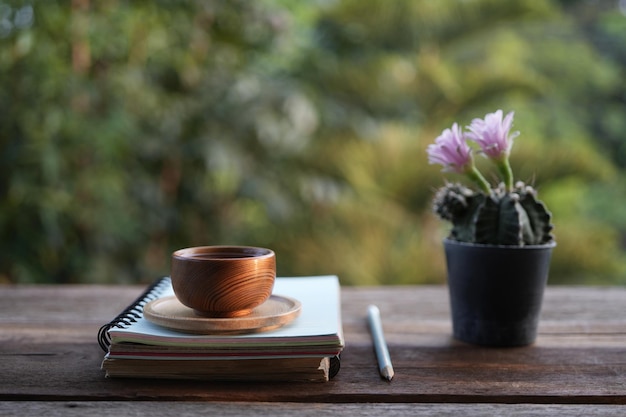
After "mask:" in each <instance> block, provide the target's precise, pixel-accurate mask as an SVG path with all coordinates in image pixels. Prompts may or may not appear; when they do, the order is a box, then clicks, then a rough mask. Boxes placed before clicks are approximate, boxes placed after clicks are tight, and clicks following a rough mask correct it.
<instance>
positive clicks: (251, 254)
mask: <svg viewBox="0 0 626 417" xmlns="http://www.w3.org/2000/svg"><path fill="white" fill-rule="evenodd" d="M171 278H172V286H173V288H174V293H175V294H176V297H177V298H178V299H179V301H180V302H181V303H182V304H184V305H186V306H187V307H190V308H192V309H194V310H195V311H196V312H197V313H198V314H201V315H205V316H209V317H237V316H241V315H245V314H248V313H249V312H250V310H252V309H253V308H255V307H257V306H258V305H260V304H262V303H263V302H265V301H266V300H267V299H268V298H269V296H270V295H271V294H272V290H273V288H274V281H275V279H276V256H275V254H274V252H273V251H272V250H270V249H265V248H255V247H250V246H199V247H193V248H187V249H181V250H178V251H176V252H174V253H173V254H172V270H171Z"/></svg>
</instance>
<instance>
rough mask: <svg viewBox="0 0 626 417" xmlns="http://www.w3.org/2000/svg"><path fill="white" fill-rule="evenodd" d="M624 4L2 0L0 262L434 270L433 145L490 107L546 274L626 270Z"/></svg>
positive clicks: (357, 273)
mask: <svg viewBox="0 0 626 417" xmlns="http://www.w3.org/2000/svg"><path fill="white" fill-rule="evenodd" d="M622 3H623V2H622ZM619 4H620V3H619V2H617V1H613V0H597V1H593V2H590V1H586V0H579V1H565V0H563V1H556V0H541V1H534V0H525V1H516V2H501V1H496V0H474V1H466V2H459V1H457V0H438V1H428V0H417V1H413V0H397V1H392V2H389V1H384V0H367V1H363V0H330V1H329V0H317V1H309V2H292V1H287V0H259V1H245V0H229V1H226V0H213V1H205V2H195V1H167V0H160V1H154V2H129V1H123V0H99V1H89V0H74V1H72V2H69V1H63V0H59V1H33V0H30V1H29V0H20V1H17V0H16V1H6V0H4V1H0V242H1V243H0V245H1V247H0V282H20V283H28V282H40V283H44V282H48V283H65V282H87V283H95V282H99V283H138V282H148V281H151V280H152V279H154V278H155V277H156V276H160V275H166V274H168V270H169V256H170V253H171V252H172V251H173V250H175V249H178V248H181V247H187V246H196V245H213V244H242V245H258V246H266V247H270V248H273V249H274V250H275V251H276V252H277V257H278V258H277V259H278V273H279V275H282V276H287V275H313V274H326V273H329V274H338V275H339V276H340V278H341V280H342V282H343V283H344V284H415V283H439V282H443V281H444V280H445V268H444V262H443V250H442V246H441V239H442V238H443V237H444V236H445V235H446V234H447V230H446V229H445V227H446V225H444V224H442V223H441V222H440V221H439V220H438V219H436V218H435V216H434V215H433V214H432V213H431V208H430V205H431V199H432V196H433V192H434V189H435V188H436V187H438V186H440V185H441V184H443V182H444V181H445V178H444V176H443V175H442V174H441V173H440V172H439V168H437V167H435V166H429V165H428V164H427V158H426V153H425V148H426V146H427V145H428V144H429V143H431V142H432V141H433V140H434V138H435V137H436V136H437V135H438V134H439V133H440V132H441V130H442V129H443V128H446V127H448V126H449V125H451V124H452V123H453V122H454V121H458V122H459V123H461V124H467V123H469V121H470V120H471V119H472V118H474V117H482V116H483V115H484V114H485V113H487V112H492V111H495V110H496V109H499V108H501V109H503V110H504V111H505V112H506V111H510V110H514V111H515V112H516V118H515V126H514V128H515V129H516V130H520V131H521V136H520V137H519V138H518V139H516V143H515V146H514V150H513V156H512V165H513V169H514V172H515V173H516V176H517V178H518V179H522V180H525V181H531V182H534V183H535V185H536V186H537V187H538V188H539V192H540V197H541V198H542V199H543V200H544V201H545V202H546V203H547V204H548V207H549V208H551V210H552V211H553V214H554V222H555V225H556V229H555V234H556V238H557V242H558V246H557V248H556V249H555V252H554V256H553V263H552V270H551V276H550V282H551V283H587V284H590V283H591V284H625V283H626V217H625V214H624V213H625V212H624V210H623V209H622V207H623V206H624V204H625V203H626V136H625V135H624V132H626V82H625V80H626V74H625V72H626V71H625V70H626V16H625V15H624V13H625V12H624V11H623V10H622V11H620V9H619ZM484 168H485V169H487V168H488V167H487V166H485V167H484ZM448 178H449V177H448ZM449 179H457V178H449Z"/></svg>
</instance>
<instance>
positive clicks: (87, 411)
mask: <svg viewBox="0 0 626 417" xmlns="http://www.w3.org/2000/svg"><path fill="white" fill-rule="evenodd" d="M156 407H158V411H157V408H156ZM625 412H626V407H625V406H619V405H617V406H616V405H555V404H547V405H534V404H519V405H518V404H367V406H365V407H364V406H362V405H360V404H321V403H320V404H305V403H254V404H250V403H241V402H213V403H205V402H159V403H158V404H155V403H154V402H141V401H137V402H135V401H133V402H129V401H123V402H110V401H95V402H92V401H85V402H65V401H56V402H45V401H37V402H17V401H16V402H0V415H2V416H5V417H23V416H29V415H32V416H36V415H45V416H47V417H83V416H88V415H89V416H90V415H94V416H95V415H97V416H100V417H118V416H123V415H132V416H136V417H143V416H145V417H153V416H155V415H159V416H175V417H197V416H200V415H206V416H221V417H229V416H241V417H254V416H273V417H293V416H298V417H318V416H320V415H333V416H336V417H344V416H358V417H368V416H372V417H381V416H386V415H389V416H394V417H426V416H438V417H458V416H467V415H471V416H476V415H480V416H498V417H500V416H508V417H522V416H524V417H525V416H529V415H532V416H551V417H570V416H588V417H594V416H604V417H618V416H619V417H621V416H623V415H624V414H625Z"/></svg>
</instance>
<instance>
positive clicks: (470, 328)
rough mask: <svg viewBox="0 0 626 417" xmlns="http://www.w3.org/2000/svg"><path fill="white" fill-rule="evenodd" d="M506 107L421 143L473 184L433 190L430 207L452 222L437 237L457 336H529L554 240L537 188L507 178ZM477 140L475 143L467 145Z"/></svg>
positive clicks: (500, 339) (517, 340) (503, 341)
mask: <svg viewBox="0 0 626 417" xmlns="http://www.w3.org/2000/svg"><path fill="white" fill-rule="evenodd" d="M512 123H513V112H511V113H509V114H507V115H506V116H505V117H504V118H503V112H502V110H498V111H496V112H495V113H490V114H487V115H486V116H485V118H484V119H474V120H473V121H472V122H471V124H470V125H469V126H468V127H467V130H465V131H464V130H463V129H461V128H460V127H459V126H458V125H457V124H456V123H455V124H454V125H453V126H452V128H451V129H446V130H444V131H443V132H442V134H441V135H440V136H439V137H437V139H436V140H435V143H434V144H432V145H430V146H429V147H428V149H427V152H428V157H429V162H430V163H436V164H441V165H443V167H444V168H443V170H444V171H451V172H456V173H459V174H463V175H465V176H466V177H467V178H469V179H470V180H471V182H472V183H473V184H474V185H475V188H470V187H467V186H465V185H463V184H460V183H448V184H446V185H445V186H443V187H442V188H441V189H440V190H438V191H437V193H436V195H435V198H434V207H433V208H434V212H435V213H436V214H437V215H438V216H439V217H440V218H441V219H443V220H446V221H448V222H450V223H451V225H452V228H451V230H450V234H449V236H448V237H447V238H446V239H445V240H444V247H445V254H446V264H447V269H448V287H449V291H450V306H451V311H452V328H453V335H454V337H455V338H456V339H458V340H461V341H464V342H469V343H474V344H479V345H488V346H521V345H528V344H530V343H533V342H534V341H535V338H536V335H537V326H538V322H539V314H540V311H541V305H542V300H543V291H544V288H545V285H546V283H547V277H548V270H549V265H550V257H551V253H552V249H553V248H554V246H555V245H556V244H555V241H554V236H553V234H552V229H553V225H552V222H551V214H550V212H549V211H548V209H547V208H546V207H545V205H544V204H543V202H541V201H540V200H538V199H537V192H536V190H535V189H534V188H533V187H532V186H530V185H527V184H524V183H523V182H517V183H514V179H513V174H512V170H511V166H510V163H509V155H510V151H511V147H512V145H513V139H514V138H515V137H516V136H517V135H518V132H513V133H511V132H510V129H511V126H512ZM473 145H476V146H473ZM475 151H477V152H478V153H481V154H482V155H483V156H485V157H487V158H489V159H490V160H491V161H492V162H494V163H495V165H496V167H497V170H498V172H499V173H500V177H501V182H499V183H498V184H495V185H493V186H492V185H491V184H490V183H489V182H488V181H487V180H486V179H485V178H484V176H483V175H482V174H481V173H480V171H479V170H478V169H477V168H476V166H475V164H474V159H473V154H474V152H475Z"/></svg>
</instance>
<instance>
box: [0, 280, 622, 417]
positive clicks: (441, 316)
mask: <svg viewBox="0 0 626 417" xmlns="http://www.w3.org/2000/svg"><path fill="white" fill-rule="evenodd" d="M141 290H142V288H140V287H136V286H133V287H124V286H85V285H83V286H4V287H2V286H0V415H2V416H20V417H22V416H28V415H44V414H45V415H48V416H50V415H52V416H54V415H59V416H73V415H80V416H83V415H99V416H109V415H110V416H113V415H117V416H119V415H128V414H131V415H137V416H148V415H150V416H157V415H172V416H174V415H175V416H177V417H183V416H187V415H189V416H191V415H194V416H195V415H200V413H202V414H203V415H207V416H208V415H213V416H231V415H248V416H252V415H255V416H256V415H272V416H294V415H297V416H319V415H320V414H326V413H332V414H334V415H339V416H342V415H358V416H370V415H372V416H373V415H376V416H381V415H411V416H426V415H428V416H430V415H444V416H445V415H455V416H456V415H507V416H516V415H529V414H532V415H568V416H571V415H587V416H589V415H614V416H618V415H620V416H621V415H626V405H625V404H626V288H600V287H597V288H595V287H594V288H589V287H549V288H548V290H547V293H546V296H545V300H544V309H543V314H542V321H541V325H540V335H539V338H538V340H537V342H536V343H535V344H534V345H532V346H529V347H523V348H509V349H495V348H481V347H475V346H470V345H466V344H463V343H460V342H457V341H454V340H453V339H452V338H451V336H450V334H451V325H450V316H449V307H448V296H447V290H446V288H445V287H437V286H412V287H375V288H371V287H369V288H364V287H344V288H342V303H343V310H342V311H343V320H344V330H345V338H346V348H345V350H344V353H343V355H342V366H341V371H340V373H339V375H338V376H337V377H336V378H335V379H333V380H332V381H330V382H328V383H297V384H294V383H271V384H267V383H262V384H261V383H206V382H193V381H163V380H126V379H105V378H104V374H103V372H102V371H101V370H100V362H101V360H102V356H103V352H102V351H101V349H100V347H99V346H98V343H97V341H96V334H97V331H98V328H99V327H100V325H102V324H103V323H105V322H107V321H109V320H110V319H111V318H113V317H114V316H115V315H116V314H117V313H118V312H119V311H120V310H121V309H122V308H123V307H125V306H126V305H127V304H128V303H130V302H131V301H132V300H134V299H135V297H137V296H138V294H139V293H140V292H141ZM370 303H375V304H377V305H378V306H379V307H380V310H381V312H382V317H383V327H384V330H385V335H386V338H387V341H388V344H389V350H390V353H391V357H392V360H393V363H394V368H395V371H396V376H395V378H394V379H393V381H392V382H386V381H384V380H382V379H381V378H380V377H379V375H378V370H377V365H376V358H375V355H374V351H373V345H372V341H371V337H370V334H369V331H368V327H367V323H366V320H365V317H366V310H367V306H368V305H369V304H370Z"/></svg>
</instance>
